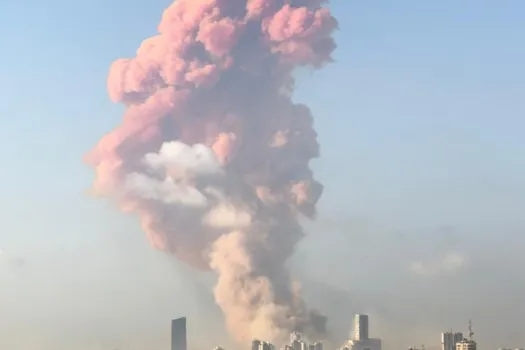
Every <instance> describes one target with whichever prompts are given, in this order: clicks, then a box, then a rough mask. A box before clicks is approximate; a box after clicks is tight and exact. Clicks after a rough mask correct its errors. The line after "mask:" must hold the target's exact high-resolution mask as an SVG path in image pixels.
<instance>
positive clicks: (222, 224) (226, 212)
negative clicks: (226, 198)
mask: <svg viewBox="0 0 525 350" xmlns="http://www.w3.org/2000/svg"><path fill="white" fill-rule="evenodd" d="M203 223H204V224H206V225H208V226H212V227H216V228H221V229H242V228H247V227H249V226H250V224H251V223H252V216H251V214H250V213H248V212H247V211H246V210H243V209H241V208H238V207H235V206H234V205H233V204H230V203H227V202H222V203H219V204H218V205H217V206H215V207H213V208H212V209H211V210H210V211H209V212H208V213H207V214H206V216H205V217H204V218H203Z"/></svg>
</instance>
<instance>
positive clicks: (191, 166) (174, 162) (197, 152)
mask: <svg viewBox="0 0 525 350" xmlns="http://www.w3.org/2000/svg"><path fill="white" fill-rule="evenodd" d="M144 164H146V165H147V166H148V167H149V168H150V169H153V170H157V171H161V172H164V171H166V170H167V171H175V172H176V171H184V172H188V171H189V172H192V173H194V174H196V175H218V174H222V173H223V170H222V165H221V163H220V162H219V160H218V159H217V156H216V155H215V152H213V150H212V149H211V148H210V147H208V146H206V145H203V144H195V145H193V146H189V145H187V144H185V143H183V142H180V141H172V142H165V143H164V144H163V145H162V146H161V148H160V150H159V152H158V153H148V154H146V155H145V156H144Z"/></svg>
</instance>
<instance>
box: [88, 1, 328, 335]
mask: <svg viewBox="0 0 525 350" xmlns="http://www.w3.org/2000/svg"><path fill="white" fill-rule="evenodd" d="M324 2H326V1H322V0H178V1H176V2H174V3H173V4H172V5H171V6H170V7H169V8H168V9H166V11H165V12H164V14H163V16H162V20H161V22H160V24H159V26H158V31H159V35H156V36H153V37H151V38H148V39H146V40H145V41H144V42H143V43H142V45H141V46H140V48H139V49H138V50H137V54H136V57H135V58H132V59H119V60H117V61H115V62H114V63H113V65H112V66H111V69H110V73H109V78H108V90H109V95H110V97H111V99H112V100H113V101H114V102H119V103H123V104H124V105H125V106H126V107H127V109H126V113H125V115H124V118H123V122H122V124H121V125H120V126H118V127H117V128H116V129H115V130H113V131H112V132H110V133H109V134H107V135H106V136H104V137H103V138H102V139H101V140H100V142H99V143H98V145H97V146H96V148H95V149H94V150H93V151H92V152H91V153H90V154H89V155H88V156H87V162H88V163H89V164H91V165H93V166H94V167H95V169H96V176H97V177H96V181H95V185H94V189H95V191H96V192H97V193H98V194H100V195H106V196H113V197H115V198H116V199H117V200H118V203H119V205H120V207H121V208H122V209H123V210H124V211H126V212H132V213H135V214H137V215H138V216H139V217H140V220H141V224H142V227H143V229H144V231H145V232H146V234H147V236H148V239H149V241H150V242H151V244H152V245H153V246H154V247H155V248H157V249H160V250H163V251H166V252H169V253H172V254H175V255H176V256H177V257H178V258H179V259H181V260H183V261H184V262H186V263H188V264H190V265H192V266H195V267H198V268H201V269H212V270H213V271H215V272H216V273H217V275H218V282H217V286H216V288H215V291H214V293H215V297H216V302H217V303H218V305H219V306H220V307H221V309H222V310H223V312H224V314H225V317H226V322H227V326H228V328H229V330H230V331H231V333H232V334H233V335H234V337H235V338H236V339H237V340H238V341H246V340H249V339H251V338H255V337H256V338H263V339H268V340H273V341H279V340H281V339H283V338H284V337H285V336H286V335H287V334H288V333H289V332H290V331H293V330H298V331H303V332H305V333H307V334H311V335H314V336H315V335H319V334H322V333H323V332H324V327H325V318H324V317H323V316H321V315H318V314H316V313H315V312H312V311H310V310H308V309H307V307H306V306H305V304H304V302H303V299H302V298H301V295H300V291H299V288H298V285H297V284H296V283H295V282H294V281H293V279H292V278H291V277H290V276H289V274H288V271H287V268H286V261H287V259H288V258H289V257H290V255H291V254H292V253H293V250H294V247H295V245H296V244H297V242H298V241H299V240H300V239H301V238H302V237H303V231H302V230H301V227H300V226H299V224H298V220H297V219H298V216H299V215H304V216H306V217H310V218H313V217H314V216H315V205H316V202H317V200H318V199H319V197H320V195H321V192H322V186H321V185H320V184H319V183H318V182H316V181H315V180H314V179H313V176H312V172H311V170H310V169H309V162H310V160H311V159H312V158H315V157H317V156H318V155H319V146H318V143H317V140H316V132H315V131H314V129H313V118H312V115H311V114H310V111H309V109H308V108H307V107H306V106H304V105H300V104H295V103H293V102H292V101H291V92H292V91H293V85H294V82H293V79H292V76H291V74H292V72H293V71H294V69H295V68H297V67H301V66H304V67H308V66H309V67H312V68H319V67H321V66H322V65H323V64H324V63H327V62H330V61H331V57H330V56H331V53H332V52H333V50H334V49H335V43H334V41H333V39H332V38H331V34H332V32H333V31H334V30H335V29H336V27H337V22H336V20H335V19H334V18H333V17H332V16H331V14H330V11H329V10H328V9H327V8H323V7H322V3H324Z"/></svg>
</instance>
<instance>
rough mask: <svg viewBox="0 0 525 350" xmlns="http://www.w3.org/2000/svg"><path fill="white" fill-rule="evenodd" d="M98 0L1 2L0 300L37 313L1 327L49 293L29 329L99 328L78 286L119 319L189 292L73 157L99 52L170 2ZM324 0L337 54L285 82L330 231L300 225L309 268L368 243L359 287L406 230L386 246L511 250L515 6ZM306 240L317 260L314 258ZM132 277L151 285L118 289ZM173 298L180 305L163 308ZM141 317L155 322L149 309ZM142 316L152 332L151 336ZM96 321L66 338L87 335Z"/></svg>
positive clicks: (87, 126) (103, 115)
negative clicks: (308, 142) (306, 135)
mask: <svg viewBox="0 0 525 350" xmlns="http://www.w3.org/2000/svg"><path fill="white" fill-rule="evenodd" d="M107 3H108V4H109V5H107V4H106V2H105V1H101V0H93V1H87V2H70V1H64V0H50V1H46V2H38V1H36V0H28V1H14V0H7V1H2V2H1V4H0V42H1V43H2V55H1V56H0V81H1V82H2V84H1V85H0V94H1V96H2V103H1V104H0V118H1V119H0V145H1V147H0V159H2V161H3V167H2V171H1V172H0V193H2V199H1V200H0V209H1V213H2V214H3V219H2V220H1V222H0V248H2V249H4V251H5V252H6V254H8V255H10V256H13V259H14V258H15V257H16V258H20V259H24V260H26V261H27V263H26V264H25V265H23V266H20V267H17V268H12V269H11V268H10V269H8V268H6V267H2V266H0V296H2V298H1V299H0V309H1V308H2V307H5V308H7V309H9V313H8V314H9V315H12V317H13V320H15V319H17V317H16V316H15V315H17V314H18V315H26V316H27V315H30V311H31V310H41V312H42V313H43V314H44V316H42V315H41V316H38V317H36V320H37V321H35V322H33V323H34V324H33V323H32V322H29V323H30V324H24V322H23V321H22V320H18V321H16V320H15V321H13V320H11V321H7V320H6V321H0V327H4V326H5V327H7V324H6V323H5V322H8V323H10V327H11V328H9V329H12V330H13V332H14V333H13V334H16V332H22V331H23V330H25V329H26V328H27V329H33V327H35V329H36V328H38V327H37V326H36V324H39V323H38V322H44V321H45V320H46V316H45V313H46V312H51V311H50V310H51V309H50V306H49V305H53V303H56V305H58V306H57V309H59V310H60V311H59V312H56V315H55V316H53V317H52V321H50V322H47V323H48V326H49V327H48V328H49V329H48V331H42V334H44V333H45V334H44V335H39V336H38V337H41V338H38V339H40V340H41V343H42V342H43V343H45V344H49V346H50V347H52V346H55V345H56V344H58V343H57V342H59V340H57V339H55V338H54V336H53V335H52V334H55V333H56V329H60V327H65V325H68V324H69V326H70V327H72V328H75V327H76V328H75V329H76V331H77V332H80V331H79V329H81V328H82V326H83V325H86V324H96V323H97V322H98V323H100V321H101V320H106V321H105V322H107V323H106V324H105V325H106V326H107V327H106V328H108V327H110V326H109V325H110V324H111V322H110V321H108V317H107V315H106V314H104V313H102V312H101V313H97V312H96V311H94V309H95V306H96V305H93V306H91V307H90V306H86V305H84V306H83V307H80V306H78V305H79V300H78V299H80V300H89V299H90V296H93V295H94V296H95V297H94V298H95V299H97V298H99V299H100V300H99V301H98V302H99V303H100V305H105V304H104V303H105V302H108V301H107V295H106V293H108V291H109V294H112V295H115V294H118V293H123V294H126V295H125V296H124V297H123V300H121V304H122V305H121V306H118V305H120V304H118V303H117V302H116V301H115V302H113V299H111V298H110V299H111V300H112V305H113V306H114V305H115V304H118V305H117V306H114V308H113V309H112V310H118V312H123V314H122V315H124V316H125V317H127V318H133V317H134V316H133V315H137V314H141V313H147V310H150V309H152V308H153V309H155V310H157V311H158V312H159V313H160V314H162V317H166V318H169V317H171V316H170V313H176V312H178V311H179V309H180V308H183V307H187V308H188V309H187V310H188V312H190V311H189V310H192V311H195V310H196V309H198V307H199V306H198V305H199V303H198V302H196V301H194V298H192V297H193V295H192V294H191V293H188V291H187V290H188V288H189V287H188V286H187V283H188V281H187V280H186V279H187V278H188V276H186V277H184V276H185V273H187V272H184V271H183V269H182V268H180V267H177V266H173V265H175V264H174V263H173V262H171V261H170V259H167V258H166V257H164V256H163V255H162V254H158V253H156V252H153V251H152V250H151V249H150V248H149V247H148V246H147V244H146V242H145V239H144V238H143V235H141V233H140V230H139V228H138V226H137V225H136V222H135V221H134V220H133V219H132V218H129V217H125V216H123V215H121V214H119V213H117V212H116V211H115V210H113V209H112V208H111V206H110V205H108V204H107V203H105V202H103V201H97V200H94V199H92V198H89V197H87V196H86V195H85V190H86V189H87V188H88V187H89V186H90V183H91V181H92V178H93V173H92V171H91V169H89V168H87V167H86V166H85V165H84V164H83V163H82V155H83V154H84V153H85V152H87V151H88V150H89V149H90V148H91V147H92V146H93V145H94V144H95V143H96V142H97V140H98V139H99V138H100V136H101V135H103V134H104V133H105V132H106V131H108V130H110V129H111V128H112V127H113V126H115V125H116V124H117V123H118V122H119V118H120V114H121V112H122V108H121V107H120V106H117V105H113V104H111V103H110V101H109V99H108V97H107V94H106V90H105V80H106V75H107V71H108V68H109V65H110V63H111V61H112V60H114V59H116V58H118V57H122V56H124V57H125V56H131V55H133V53H134V51H135V50H136V48H137V47H138V45H139V44H140V41H141V40H142V39H144V38H146V37H147V36H150V35H152V34H154V32H155V29H156V25H157V23H158V21H159V18H160V15H161V11H162V10H163V9H164V8H165V7H166V6H167V5H168V4H169V1H165V0H152V1H138V0H127V1H123V0H113V1H111V2H107ZM331 7H332V9H333V12H334V14H335V15H336V17H337V18H338V20H339V22H340V31H339V32H338V33H337V35H336V36H337V41H338V50H337V52H336V53H335V59H336V62H335V63H334V64H332V65H331V66H329V67H327V68H326V69H325V70H323V71H320V72H315V73H314V74H311V72H305V71H301V72H299V73H298V84H297V86H298V91H297V94H296V96H297V100H299V101H308V104H309V105H310V106H311V108H312V109H313V111H314V113H315V115H316V118H317V119H316V126H317V129H318V131H319V135H320V142H321V145H322V158H321V159H320V160H318V161H316V163H315V169H316V171H317V174H318V177H319V178H320V179H321V181H322V182H323V183H324V184H325V186H326V193H325V196H324V197H323V200H322V202H321V204H320V213H321V215H320V222H319V223H318V224H316V225H314V226H312V231H317V230H319V231H330V232H327V233H326V234H325V233H321V234H317V235H316V234H312V236H311V237H310V238H308V239H307V240H306V241H305V242H304V245H303V246H302V250H301V252H300V253H299V254H302V255H301V256H309V257H308V259H309V260H310V261H311V260H313V261H314V263H313V265H316V266H317V269H318V270H319V271H321V272H318V274H319V275H322V270H323V269H324V268H326V267H327V266H328V265H330V264H339V262H340V261H341V259H347V258H348V259H350V261H352V259H356V256H359V253H355V254H354V255H351V254H350V257H348V256H347V255H348V250H349V249H350V248H348V249H347V246H348V247H352V249H351V250H355V249H356V248H355V246H359V245H360V244H361V245H366V246H367V249H370V253H367V254H366V255H367V258H366V259H369V260H370V263H371V264H375V265H377V266H378V267H377V271H376V270H374V271H376V272H377V274H376V275H374V277H373V278H371V277H369V278H368V279H367V278H365V277H362V276H360V275H359V274H358V273H357V272H355V278H354V279H352V278H351V276H353V275H352V273H349V275H350V277H348V278H346V279H345V278H341V279H339V280H338V281H339V282H340V283H341V284H343V286H338V287H340V288H342V289H349V290H351V289H352V288H351V287H352V284H353V283H355V281H356V279H357V280H358V281H359V284H360V285H364V286H365V287H363V288H365V289H366V286H367V285H368V286H370V288H377V285H376V283H377V280H378V279H379V280H381V279H383V277H384V276H383V275H382V274H381V273H382V268H381V265H382V264H389V262H388V261H387V260H386V258H385V256H386V257H388V258H389V259H396V254H394V253H392V252H390V253H385V252H383V253H381V254H379V253H377V252H378V251H388V249H387V247H386V245H387V244H390V243H389V242H391V241H390V240H389V239H387V238H382V239H372V241H374V242H370V239H369V238H370V237H378V235H379V233H383V234H384V237H390V236H389V235H391V234H397V233H403V234H407V235H408V236H409V239H408V242H405V243H403V244H400V245H401V246H403V247H404V249H407V250H408V251H410V249H413V251H414V252H416V253H415V254H416V255H417V252H418V251H422V250H424V251H426V249H428V250H429V251H432V254H436V255H437V256H439V254H441V253H443V254H445V253H446V251H447V249H445V248H441V247H440V248H439V249H438V248H435V249H434V248H432V247H430V248H429V247H427V246H428V245H429V244H428V242H434V239H435V238H433V237H435V235H439V233H436V232H441V231H442V230H443V228H444V227H448V228H451V230H453V231H454V232H455V234H456V235H458V236H459V238H457V237H456V238H454V239H457V240H459V241H461V242H462V244H463V245H462V246H461V247H460V248H459V249H460V250H462V249H463V250H465V251H462V253H465V254H466V251H468V249H467V248H465V246H470V245H471V244H466V242H468V241H469V240H472V239H476V241H477V242H478V243H474V245H476V244H477V245H479V247H480V248H479V249H478V250H476V251H472V252H470V251H469V252H470V253H469V254H471V255H472V256H479V257H483V256H490V251H489V250H488V248H487V247H488V246H489V245H491V247H493V249H496V251H497V252H498V254H499V253H501V252H504V251H505V249H510V248H509V247H510V244H509V242H512V245H513V246H514V247H516V246H517V247H524V245H525V243H524V240H525V238H524V235H523V233H524V231H525V216H524V215H523V214H522V213H523V212H524V211H525V196H524V193H525V182H524V181H523V179H524V178H525V156H523V154H524V151H525V141H524V138H523V130H524V128H525V121H524V118H523V115H524V114H525V99H524V98H523V95H524V93H525V68H524V66H523V62H525V47H524V45H523V38H524V37H525V24H524V22H523V13H524V12H525V3H524V2H523V1H520V0H507V1H497V2H496V1H488V0H486V1H471V0H465V1H461V2H458V1H452V0H443V1H408V0H406V1H396V2H394V1H379V2H371V1H348V0H346V1H345V0H333V1H332V5H331ZM356 222H357V223H358V224H355V223H356ZM354 224H355V225H357V227H358V228H357V229H352V228H353V227H354ZM364 227H366V228H364ZM440 230H441V231H440ZM314 233H317V232H314ZM381 237H383V236H381ZM427 237H430V238H428V241H427ZM342 242H343V243H344V244H341V243H342ZM425 242H426V243H425ZM483 242H485V243H486V245H484V243H483ZM449 243H450V245H451V246H452V247H453V246H454V243H453V242H452V241H451V242H449ZM506 244H509V246H507V245H506ZM423 247H425V248H423ZM494 247H495V248H494ZM497 249H499V250H497ZM316 250H320V251H319V254H320V255H319V256H320V258H315V255H312V254H313V252H315V251H316ZM374 252H376V253H375V254H374ZM432 254H431V253H429V255H432ZM424 255H426V254H424ZM312 256H313V257H312ZM420 258H424V256H423V257H417V256H416V257H415V259H420ZM316 259H321V260H322V263H317V262H316ZM472 259H474V258H472ZM480 259H482V258H480ZM367 261H368V260H367ZM395 261H399V259H397V260H395ZM473 261H474V262H473V263H475V259H474V260H473ZM409 262H410V261H407V264H408V263H409ZM297 264H298V265H301V264H300V263H299V262H298V263H297ZM480 264H481V262H480ZM375 265H374V266H375ZM394 265H395V264H394ZM396 266H397V265H396ZM403 266H404V265H403V263H399V269H403ZM349 269H350V270H352V268H351V267H349ZM15 270H16V271H15ZM314 270H315V269H314ZM350 270H349V271H350ZM392 273H395V272H392ZM400 273H401V272H400ZM314 274H315V271H314ZM341 274H342V275H346V270H345V271H341ZM166 275H169V276H172V275H173V276H174V277H169V278H165V277H164V276H166ZM518 277H519V278H520V279H521V281H522V282H523V281H524V280H525V276H524V275H523V274H521V275H520V276H518ZM316 278H317V277H316ZM319 278H320V277H319ZM513 278H516V276H514V277H513ZM166 280H167V281H166ZM339 282H337V281H336V282H333V281H331V282H330V283H331V284H332V285H333V284H334V283H335V284H338V283H339ZM192 283H193V282H192ZM195 283H197V282H195ZM327 283H328V282H327ZM413 283H418V282H413ZM436 283H437V282H436ZM137 284H140V285H142V286H144V285H145V286H150V288H140V289H137V290H136V291H135V292H134V293H130V292H129V290H131V289H133V288H134V286H136V285H137ZM2 286H4V287H2ZM383 287H384V288H385V290H387V291H388V288H390V287H389V286H386V287H385V286H383ZM2 288H3V289H2ZM195 288H197V287H195V286H193V287H191V288H189V289H191V290H193V291H194V290H195ZM519 288H523V283H522V284H520V287H519ZM57 290H60V292H56V291H57ZM159 290H162V291H159ZM3 293H5V295H3ZM82 293H85V295H84V294H82ZM73 294H74V295H75V297H71V295H73ZM204 294H206V293H204ZM173 295H177V299H178V300H179V302H174V303H173V305H172V306H170V308H169V310H166V311H162V310H164V309H163V305H165V303H166V302H168V300H170V297H172V296H173ZM203 298H205V296H203ZM21 299H23V300H26V301H27V302H21ZM97 300H98V299H97ZM151 300H158V302H157V303H152V302H151ZM92 302H93V301H92ZM93 303H94V302H93ZM126 303H127V304H126ZM192 303H193V304H192ZM80 304H81V303H80ZM95 304H96V303H95ZM129 304H132V305H136V307H135V309H133V310H129V309H128V308H127V306H128V305H129ZM185 304H191V305H193V306H184V305H185ZM46 305H47V306H46ZM97 305H98V304H97ZM518 306H519V307H521V308H522V309H523V307H524V305H523V302H522V304H521V305H518ZM108 308H109V307H108ZM73 310H74V312H73ZM123 310H127V311H126V312H127V313H126V312H124V311H123ZM184 310H186V309H184ZM115 312H117V311H115ZM73 313H75V314H76V315H77V318H78V319H77V318H74V317H73V316H72V314H73ZM2 314H3V313H2ZM57 315H62V316H57ZM148 315H151V318H150V319H148V322H150V323H151V324H153V325H159V324H160V325H162V322H164V320H163V319H162V320H160V321H158V320H156V321H154V320H153V319H154V316H153V315H154V313H153V312H150V313H148ZM20 317H21V316H20ZM158 318H161V317H158ZM38 320H40V321H38ZM114 320H117V321H118V322H121V320H120V319H118V317H115V319H114ZM3 322H4V323H3ZM137 322H138V321H137ZM144 322H145V321H144ZM436 322H437V323H438V321H436ZM440 322H441V321H440ZM443 322H444V321H443ZM451 322H452V321H451ZM435 325H436V324H435V323H434V324H432V327H434V326H435ZM439 325H441V324H439ZM139 326H143V324H141V323H140V322H138V323H134V324H133V325H131V326H129V327H128V328H125V327H124V328H123V329H122V330H119V331H118V332H115V333H114V334H113V333H111V332H110V331H106V333H107V334H105V337H106V338H107V339H106V338H105V340H104V341H106V342H108V344H109V343H111V342H115V343H119V342H120V341H122V339H123V338H125V336H127V334H128V333H126V332H129V331H130V329H135V328H133V327H137V328H140V327H139ZM24 327H26V328H24ZM443 327H448V326H447V325H444V326H443ZM481 327H485V328H486V329H489V328H488V327H489V325H488V324H484V325H482V326H481ZM151 328H152V330H151V332H150V333H151V339H155V340H154V341H158V340H157V338H158V337H162V336H165V334H164V333H160V335H159V334H158V333H155V331H154V330H153V326H151ZM212 328H213V327H211V326H210V329H212ZM46 329H47V328H46ZM93 329H96V327H95V328H93ZM428 329H431V326H430V325H429V326H428ZM46 332H47V333H46ZM119 332H120V333H119ZM429 332H430V331H429ZM50 334H51V335H50ZM78 334H80V333H78ZM95 334H98V333H96V332H95V331H93V334H88V335H86V334H84V333H82V335H81V336H80V335H79V337H85V339H87V340H86V342H88V341H91V342H94V343H93V344H95V343H96V342H97V340H96V339H97V336H96V335H95ZM503 335H508V334H502V336H503ZM135 336H137V335H136V334H135ZM57 337H58V336H57ZM58 338H59V337H58ZM13 339H15V338H14V337H13ZM13 339H10V338H8V340H7V341H10V342H11V343H7V344H2V341H4V340H3V339H0V347H2V346H1V345H5V346H7V345H11V344H16V341H15V340H13ZM81 339H84V338H81ZM151 339H149V340H148V341H150V340H151ZM517 340H521V341H522V342H525V339H524V338H523V336H521V338H519V339H517ZM137 341H139V340H137ZM140 341H143V342H144V343H146V340H144V339H142V340H140ZM151 341H153V340H151ZM162 341H164V340H161V344H162ZM13 342H14V343H13ZM436 342H437V341H436ZM111 344H113V343H111ZM119 344H120V343H119ZM409 345H410V344H409ZM494 345H495V346H497V344H494ZM505 346H506V344H505ZM509 346H514V345H513V344H509ZM517 346H518V345H517V344H516V347H517ZM521 347H523V343H522V344H521ZM137 349H138V348H137Z"/></svg>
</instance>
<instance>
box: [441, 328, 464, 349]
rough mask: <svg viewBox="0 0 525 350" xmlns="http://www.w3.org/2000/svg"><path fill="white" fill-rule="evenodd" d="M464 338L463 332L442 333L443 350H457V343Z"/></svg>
mask: <svg viewBox="0 0 525 350" xmlns="http://www.w3.org/2000/svg"><path fill="white" fill-rule="evenodd" d="M462 340H463V333H460V332H456V333H453V332H452V331H451V332H445V333H441V350H456V344H457V343H459V342H460V341H462Z"/></svg>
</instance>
